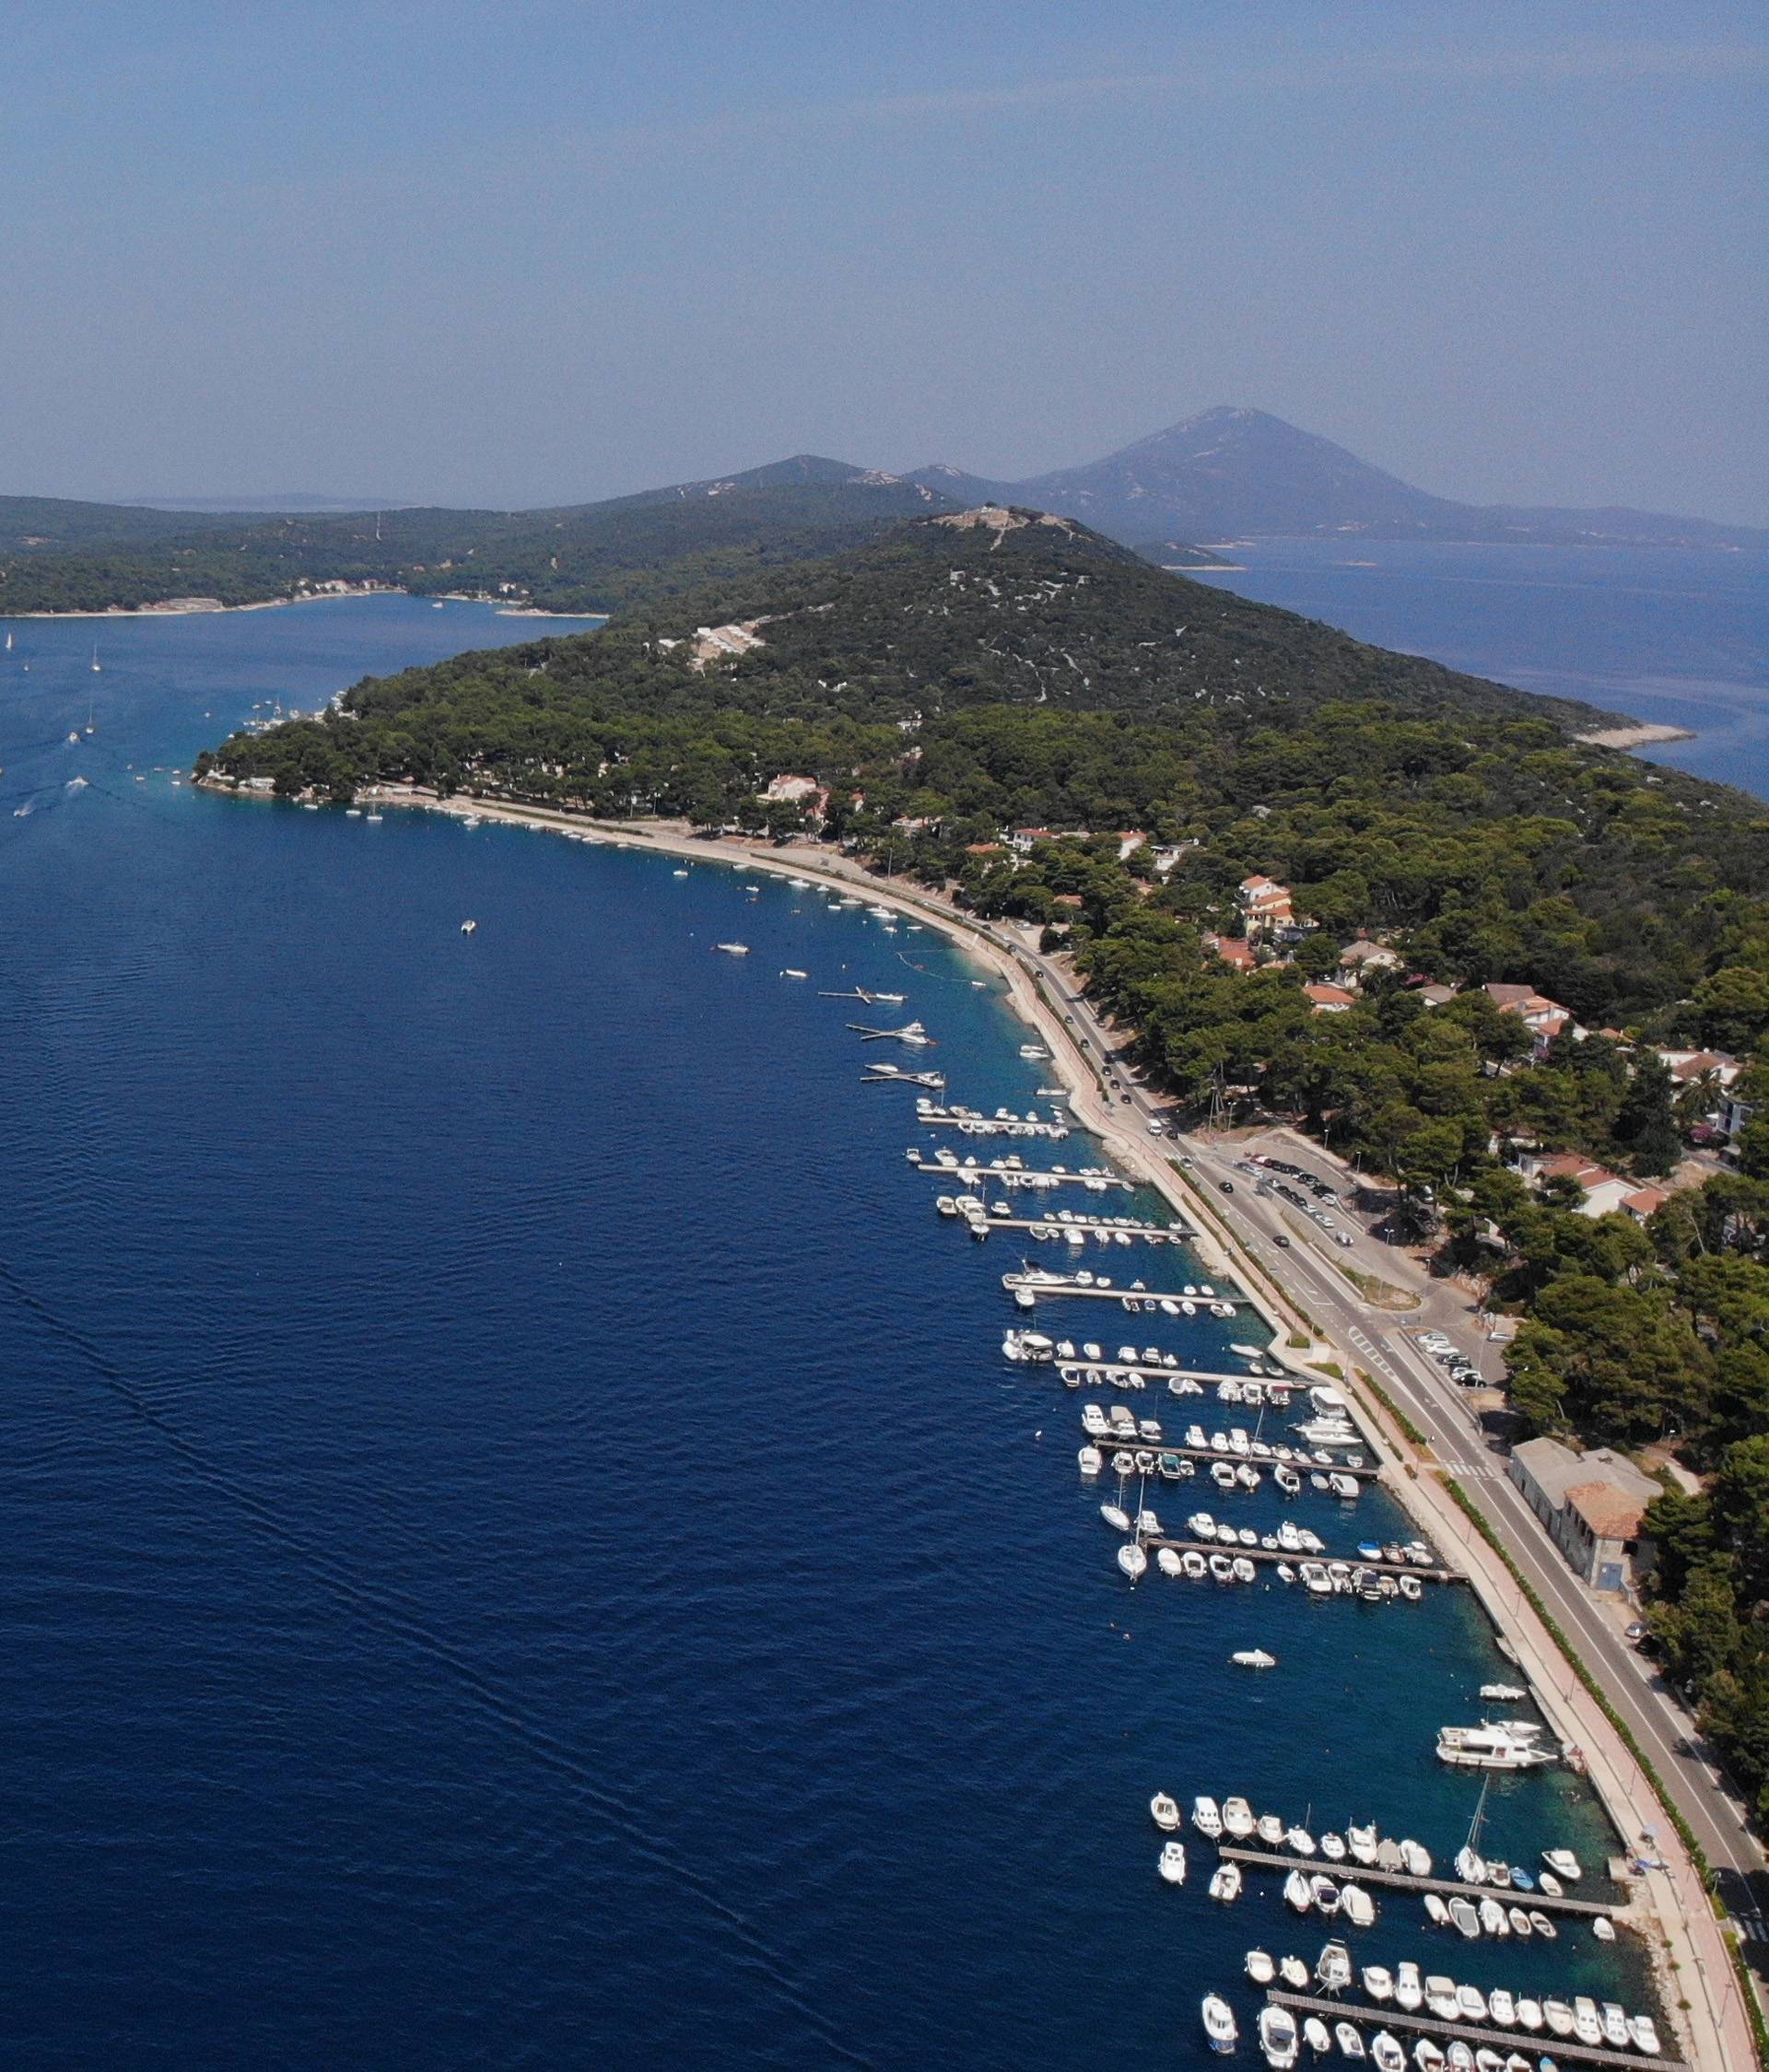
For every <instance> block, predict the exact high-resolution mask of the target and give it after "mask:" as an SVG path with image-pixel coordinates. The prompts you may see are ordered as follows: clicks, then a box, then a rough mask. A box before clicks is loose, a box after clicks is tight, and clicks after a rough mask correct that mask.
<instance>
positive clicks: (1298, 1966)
mask: <svg viewBox="0 0 1769 2072" xmlns="http://www.w3.org/2000/svg"><path fill="white" fill-rule="evenodd" d="M1278 1976H1279V1977H1280V1978H1281V1979H1282V1980H1283V1983H1284V1984H1286V1985H1287V1986H1289V1987H1290V1989H1291V1990H1292V1992H1295V1993H1300V1992H1301V1991H1302V1990H1303V1988H1304V1987H1305V1986H1306V1984H1308V1967H1307V1965H1306V1964H1305V1963H1304V1962H1303V1961H1302V1959H1301V1958H1300V1957H1280V1958H1279V1960H1278Z"/></svg>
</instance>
